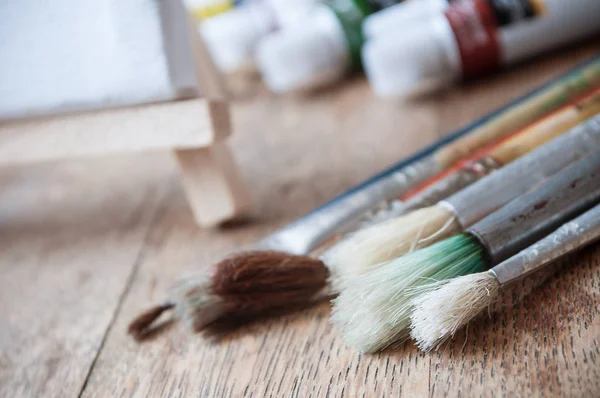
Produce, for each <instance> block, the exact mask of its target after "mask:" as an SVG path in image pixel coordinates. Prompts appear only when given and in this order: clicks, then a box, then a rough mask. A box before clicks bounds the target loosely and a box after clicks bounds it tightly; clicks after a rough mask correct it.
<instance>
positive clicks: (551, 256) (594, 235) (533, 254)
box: [492, 205, 600, 285]
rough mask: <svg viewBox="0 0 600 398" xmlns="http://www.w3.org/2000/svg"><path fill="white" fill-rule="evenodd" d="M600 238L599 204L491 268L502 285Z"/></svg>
mask: <svg viewBox="0 0 600 398" xmlns="http://www.w3.org/2000/svg"><path fill="white" fill-rule="evenodd" d="M598 239H600V205H597V206H596V207H594V208H592V209H591V210H588V211H587V212H586V213H584V214H583V215H581V216H579V217H577V218H576V219H574V220H572V221H569V222H568V223H566V224H564V225H563V226H561V227H560V228H559V229H557V230H556V231H554V232H553V233H551V234H550V235H548V236H546V237H545V238H543V239H542V240H540V241H538V242H537V243H535V244H533V245H531V246H529V247H528V248H526V249H524V250H521V251H520V252H519V253H518V254H516V255H514V256H512V257H511V258H509V259H508V260H505V261H503V262H501V263H500V264H498V265H496V266H495V267H494V268H492V272H493V273H494V274H495V275H496V279H498V282H500V284H501V285H504V284H506V283H509V282H513V281H516V280H518V279H521V278H522V277H524V276H526V275H528V274H530V273H532V272H535V271H537V270H539V269H541V268H544V267H545V266H547V265H549V264H550V263H552V262H553V261H555V260H557V259H558V258H560V257H562V256H564V255H565V254H568V253H571V252H573V251H575V250H578V249H580V248H583V247H584V246H587V245H589V244H591V243H593V242H595V241H597V240H598Z"/></svg>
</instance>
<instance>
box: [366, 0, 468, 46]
mask: <svg viewBox="0 0 600 398" xmlns="http://www.w3.org/2000/svg"><path fill="white" fill-rule="evenodd" d="M453 1H457V0H405V1H403V2H402V3H398V4H396V5H393V6H391V7H388V8H386V9H384V10H381V11H379V12H376V13H374V14H372V15H369V16H368V17H367V18H366V19H365V22H364V23H363V34H364V36H365V39H366V40H370V39H374V38H376V37H378V36H381V35H387V34H390V32H392V34H393V32H394V31H395V30H397V29H399V28H400V29H402V28H403V27H404V26H406V25H407V24H410V23H414V22H418V21H420V20H423V19H426V18H429V17H431V16H434V15H436V14H439V13H441V12H444V11H445V10H446V9H447V8H448V7H449V6H450V4H451V3H452V2H453Z"/></svg>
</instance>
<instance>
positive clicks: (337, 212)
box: [257, 56, 600, 254]
mask: <svg viewBox="0 0 600 398" xmlns="http://www.w3.org/2000/svg"><path fill="white" fill-rule="evenodd" d="M598 83H600V56H596V57H594V58H592V59H591V60H589V61H587V62H584V63H583V64H581V65H578V66H576V67H575V68H573V69H571V70H570V71H569V72H567V73H565V74H563V75H561V76H559V77H557V78H555V79H553V80H552V81H550V82H548V83H546V84H544V85H543V86H541V87H539V88H538V89H536V90H534V91H532V92H530V93H528V94H526V95H524V96H522V97H520V98H519V99H517V100H515V101H512V102H511V103H509V104H507V105H505V106H503V107H502V108H500V109H498V110H496V111H494V112H492V113H490V114H488V115H486V116H484V117H482V118H481V119H479V120H477V121H475V122H473V123H471V124H470V125H468V126H466V127H464V128H462V129H460V130H458V131H456V132H454V133H453V134H451V135H449V136H447V137H446V138H444V139H442V140H440V141H439V142H437V143H435V144H433V145H430V146H429V147H427V148H425V149H423V150H422V151H420V152H418V153H416V154H415V155H413V156H412V157H410V158H408V159H406V160H404V161H402V162H399V163H397V164H395V165H394V166H392V167H390V168H388V169H387V170H384V171H383V172H381V173H379V174H377V175H375V176H373V177H372V178H370V179H369V180H367V181H365V182H363V183H362V184H359V185H357V186H356V187H354V188H353V189H351V190H349V191H347V192H345V193H343V194H341V195H338V196H337V197H335V198H333V199H332V200H330V201H329V202H327V203H325V204H324V205H322V206H320V207H318V208H316V209H315V210H313V211H311V212H310V213H308V214H307V215H305V216H303V217H301V218H299V219H297V220H296V221H294V222H292V223H291V224H288V225H287V226H285V227H283V228H282V229H279V230H277V231H275V232H274V233H272V234H270V235H269V236H267V237H265V238H264V239H263V240H262V241H260V242H259V243H258V245H257V248H259V249H270V250H280V251H286V252H289V253H292V254H308V253H310V252H311V251H312V250H313V249H315V248H316V247H318V246H319V245H321V244H322V243H324V242H325V241H327V240H328V239H331V238H332V237H333V236H335V235H336V234H337V233H340V232H343V231H344V230H345V229H348V228H349V226H351V225H356V223H357V221H360V220H361V218H362V217H363V216H364V214H365V212H366V211H367V210H370V209H373V208H375V207H377V206H378V205H381V203H382V202H386V201H389V200H392V199H395V198H398V197H401V196H402V195H404V194H405V193H406V192H408V191H409V190H410V189H412V188H414V186H415V185H417V184H421V183H423V182H425V181H426V180H427V179H429V178H431V177H432V176H434V175H436V174H437V173H439V172H441V171H443V170H444V169H445V168H446V167H447V166H448V162H450V161H452V157H451V156H450V157H449V156H446V155H443V153H452V154H454V156H458V155H457V154H459V153H462V152H464V151H463V150H462V149H460V147H461V145H463V144H456V145H455V144H454V143H457V142H458V141H459V139H460V138H461V137H466V136H467V135H470V134H473V133H476V134H478V136H479V138H478V139H477V140H475V141H473V140H469V141H468V148H467V147H465V151H467V152H468V153H471V152H472V151H473V150H474V149H477V148H479V147H480V146H483V145H485V144H487V143H488V141H486V137H488V136H491V137H492V138H494V137H496V136H497V135H498V134H499V132H500V133H502V134H506V133H509V132H510V131H512V130H514V129H517V128H520V127H522V126H523V125H526V124H527V123H528V122H529V121H530V120H531V118H527V117H524V116H523V115H522V113H523V112H521V111H519V109H520V108H521V107H522V106H525V107H527V109H530V111H531V109H532V104H535V105H536V106H535V107H533V108H535V110H536V111H537V112H538V113H539V114H543V113H547V112H550V111H552V110H553V109H555V108H557V107H559V106H560V105H562V104H563V103H564V102H566V101H568V100H569V99H571V98H573V97H575V96H577V95H578V94H579V93H581V92H584V91H586V90H587V89H588V87H589V86H590V85H592V84H598ZM558 94H561V95H558ZM550 100H552V101H550ZM537 116H538V115H537V114H536V115H535V116H533V118H535V117H537ZM503 124H506V125H507V127H506V128H504V127H502V126H503ZM488 126H489V127H488ZM515 126H516V127H515ZM482 131H483V132H484V133H485V132H486V131H489V132H491V133H489V134H488V133H485V134H484V133H482ZM492 133H493V134H492ZM451 144H452V148H449V149H448V150H445V151H441V152H440V148H444V147H446V146H448V145H451ZM436 155H437V156H436ZM452 163H454V161H452Z"/></svg>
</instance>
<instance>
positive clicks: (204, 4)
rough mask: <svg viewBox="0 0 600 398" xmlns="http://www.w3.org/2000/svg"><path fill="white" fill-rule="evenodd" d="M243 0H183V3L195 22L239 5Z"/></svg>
mask: <svg viewBox="0 0 600 398" xmlns="http://www.w3.org/2000/svg"><path fill="white" fill-rule="evenodd" d="M242 2H243V0H185V1H184V4H185V7H186V8H187V10H188V12H189V13H190V14H191V15H192V17H193V18H194V21H195V22H196V23H200V22H201V21H204V20H205V19H208V18H211V17H214V16H215V15H219V14H221V13H224V12H226V11H229V10H231V9H232V8H234V7H236V6H238V5H240V4H241V3H242Z"/></svg>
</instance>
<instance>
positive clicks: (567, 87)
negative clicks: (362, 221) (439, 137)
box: [434, 62, 600, 168]
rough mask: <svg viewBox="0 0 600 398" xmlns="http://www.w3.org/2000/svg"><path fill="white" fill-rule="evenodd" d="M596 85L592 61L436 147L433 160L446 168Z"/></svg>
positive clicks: (599, 78)
mask: <svg viewBox="0 0 600 398" xmlns="http://www.w3.org/2000/svg"><path fill="white" fill-rule="evenodd" d="M598 84H600V63H596V62H594V63H593V64H591V65H588V66H586V67H585V68H583V69H582V70H580V71H578V72H575V73H573V74H572V75H569V76H568V77H565V79H560V80H559V81H558V82H556V83H555V84H553V85H551V86H550V87H548V88H547V89H545V90H543V91H541V92H540V93H538V94H537V95H534V96H533V97H531V98H529V99H528V100H526V101H524V102H522V103H521V104H520V105H519V106H517V107H514V108H510V109H508V110H506V111H505V112H504V113H502V114H501V115H499V116H497V117H496V118H495V119H493V120H491V121H489V122H488V123H486V124H484V125H482V126H481V127H479V128H477V129H475V130H473V131H472V132H471V133H470V134H468V135H466V136H463V137H461V138H460V139H458V140H456V141H454V142H452V143H451V144H448V145H446V146H445V147H443V148H441V149H439V150H438V151H437V152H436V153H435V155H434V156H435V160H436V162H437V163H438V164H439V165H441V166H443V168H447V167H449V166H451V165H453V164H454V163H456V162H457V161H459V160H460V159H462V158H464V157H467V156H469V154H471V153H473V152H474V151H476V150H477V149H478V148H481V147H483V146H484V145H486V144H490V143H492V142H494V141H496V140H499V139H501V138H503V137H505V136H507V135H508V134H510V133H512V132H514V131H516V130H518V129H520V128H522V127H525V126H527V125H528V124H530V123H531V122H533V121H535V120H537V119H539V118H540V117H542V116H543V115H545V114H547V113H549V112H551V111H553V110H555V109H558V108H559V107H561V106H562V105H564V104H566V103H567V102H569V101H570V100H572V99H573V98H576V97H577V96H579V95H581V94H583V93H585V92H586V91H588V90H590V89H591V88H593V87H595V86H597V85H598Z"/></svg>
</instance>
